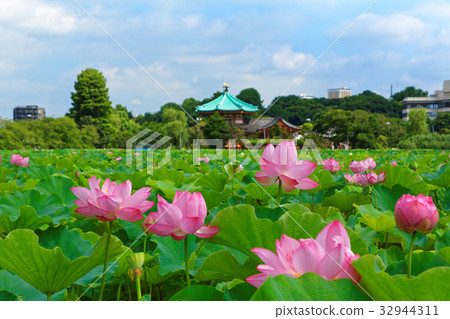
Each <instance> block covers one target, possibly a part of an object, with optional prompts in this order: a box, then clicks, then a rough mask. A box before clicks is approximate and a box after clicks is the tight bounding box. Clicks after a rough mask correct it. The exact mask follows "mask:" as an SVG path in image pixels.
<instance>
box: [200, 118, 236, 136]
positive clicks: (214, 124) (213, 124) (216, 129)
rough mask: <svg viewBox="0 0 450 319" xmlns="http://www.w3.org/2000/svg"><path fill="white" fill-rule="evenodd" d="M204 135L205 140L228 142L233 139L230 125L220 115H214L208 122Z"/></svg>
mask: <svg viewBox="0 0 450 319" xmlns="http://www.w3.org/2000/svg"><path fill="white" fill-rule="evenodd" d="M203 134H204V135H205V138H210V139H223V140H226V139H229V138H231V134H230V125H229V124H228V123H227V121H225V119H224V118H223V117H222V116H221V115H220V114H218V113H214V114H213V115H211V116H210V117H209V118H208V119H207V120H206V124H205V126H204V127H203Z"/></svg>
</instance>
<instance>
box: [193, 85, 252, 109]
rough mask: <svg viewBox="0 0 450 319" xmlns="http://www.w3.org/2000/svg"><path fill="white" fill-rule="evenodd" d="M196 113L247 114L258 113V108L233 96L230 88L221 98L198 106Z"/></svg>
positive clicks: (226, 89)
mask: <svg viewBox="0 0 450 319" xmlns="http://www.w3.org/2000/svg"><path fill="white" fill-rule="evenodd" d="M195 111H196V112H214V111H223V112H239V111H242V112H246V113H256V112H258V108H257V107H256V106H254V105H251V104H248V103H245V102H244V101H241V100H239V99H238V98H236V97H234V96H232V95H231V94H230V93H229V92H228V88H227V87H225V91H224V92H223V93H222V95H221V96H219V97H218V98H216V99H215V100H212V101H211V102H208V103H206V104H203V105H199V106H197V108H196V109H195Z"/></svg>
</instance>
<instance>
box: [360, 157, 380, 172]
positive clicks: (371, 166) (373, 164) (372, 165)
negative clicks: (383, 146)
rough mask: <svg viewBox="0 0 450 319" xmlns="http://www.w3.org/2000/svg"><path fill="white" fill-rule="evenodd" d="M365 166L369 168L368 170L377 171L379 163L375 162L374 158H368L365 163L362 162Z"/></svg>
mask: <svg viewBox="0 0 450 319" xmlns="http://www.w3.org/2000/svg"><path fill="white" fill-rule="evenodd" d="M362 162H363V163H364V165H366V166H367V169H368V170H372V169H375V167H377V163H376V162H375V161H374V160H373V158H372V157H369V158H366V159H365V160H364V161H362Z"/></svg>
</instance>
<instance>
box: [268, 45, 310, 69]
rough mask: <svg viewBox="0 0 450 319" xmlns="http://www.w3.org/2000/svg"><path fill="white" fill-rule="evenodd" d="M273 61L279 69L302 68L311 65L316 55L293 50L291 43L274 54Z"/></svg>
mask: <svg viewBox="0 0 450 319" xmlns="http://www.w3.org/2000/svg"><path fill="white" fill-rule="evenodd" d="M272 61H273V63H274V64H275V66H276V67H277V68H279V69H283V70H300V69H304V68H306V67H308V66H309V65H311V63H313V62H314V57H313V56H312V55H311V54H306V53H302V52H293V51H292V48H291V46H290V45H285V46H283V47H281V48H280V49H279V50H278V51H277V52H275V53H274V54H273V56H272Z"/></svg>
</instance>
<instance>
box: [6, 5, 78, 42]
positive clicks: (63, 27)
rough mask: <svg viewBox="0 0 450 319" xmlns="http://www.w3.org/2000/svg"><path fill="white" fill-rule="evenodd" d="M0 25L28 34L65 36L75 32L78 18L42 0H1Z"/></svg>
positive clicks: (60, 7)
mask: <svg viewBox="0 0 450 319" xmlns="http://www.w3.org/2000/svg"><path fill="white" fill-rule="evenodd" d="M0 13H1V14H0V25H4V26H7V27H8V28H12V29H17V30H20V31H24V32H30V33H39V34H41V33H43V34H65V33H69V32H73V31H75V30H77V29H78V28H79V26H80V18H79V17H77V16H76V15H75V14H73V13H70V12H68V10H67V9H65V8H64V7H62V6H60V5H57V4H55V3H50V2H48V1H43V0H3V1H1V2H0Z"/></svg>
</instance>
